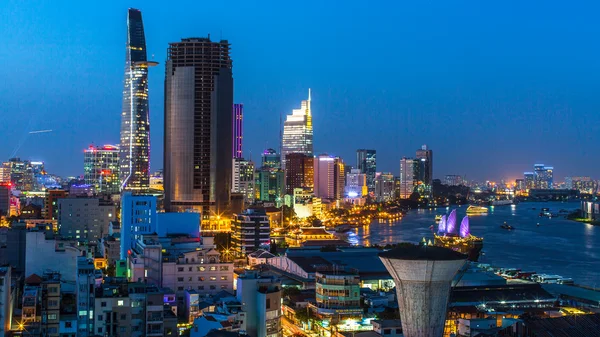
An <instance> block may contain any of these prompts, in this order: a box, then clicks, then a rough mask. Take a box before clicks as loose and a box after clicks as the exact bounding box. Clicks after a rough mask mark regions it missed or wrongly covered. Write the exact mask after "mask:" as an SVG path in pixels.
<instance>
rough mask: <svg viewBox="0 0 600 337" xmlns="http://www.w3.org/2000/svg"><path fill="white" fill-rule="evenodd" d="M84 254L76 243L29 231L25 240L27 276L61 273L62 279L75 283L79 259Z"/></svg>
mask: <svg viewBox="0 0 600 337" xmlns="http://www.w3.org/2000/svg"><path fill="white" fill-rule="evenodd" d="M81 254H82V252H81V251H80V250H79V249H78V247H77V243H76V242H74V241H66V240H55V239H51V238H46V234H45V233H44V232H41V231H33V230H32V231H29V232H27V233H26V238H25V275H31V274H38V275H42V274H43V273H44V272H45V271H47V270H53V271H60V273H61V275H62V279H63V280H65V281H67V282H75V280H76V279H77V258H78V257H79V256H81Z"/></svg>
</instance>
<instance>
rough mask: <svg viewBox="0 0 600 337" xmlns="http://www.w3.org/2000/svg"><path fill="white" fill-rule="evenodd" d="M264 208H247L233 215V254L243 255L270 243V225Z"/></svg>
mask: <svg viewBox="0 0 600 337" xmlns="http://www.w3.org/2000/svg"><path fill="white" fill-rule="evenodd" d="M270 224H271V223H270V221H269V217H268V216H267V213H266V212H265V210H264V209H259V208H256V209H253V208H250V209H247V210H246V211H244V212H243V213H241V214H236V215H234V219H233V222H232V224H231V227H232V228H231V245H232V249H233V252H234V255H235V256H237V257H245V256H246V255H247V254H249V253H252V252H254V251H256V250H258V249H259V248H261V247H263V246H266V245H269V244H270V243H271V234H270V233H271V225H270Z"/></svg>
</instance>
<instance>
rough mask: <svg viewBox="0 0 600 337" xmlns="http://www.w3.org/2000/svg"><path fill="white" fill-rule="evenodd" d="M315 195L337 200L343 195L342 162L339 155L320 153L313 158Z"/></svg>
mask: <svg viewBox="0 0 600 337" xmlns="http://www.w3.org/2000/svg"><path fill="white" fill-rule="evenodd" d="M314 164H315V169H314V191H315V196H316V197H319V198H322V199H331V200H339V199H341V198H343V197H344V185H345V175H344V168H345V167H344V162H343V160H342V159H341V158H340V157H334V156H330V155H328V154H321V155H319V156H317V157H316V158H315V159H314Z"/></svg>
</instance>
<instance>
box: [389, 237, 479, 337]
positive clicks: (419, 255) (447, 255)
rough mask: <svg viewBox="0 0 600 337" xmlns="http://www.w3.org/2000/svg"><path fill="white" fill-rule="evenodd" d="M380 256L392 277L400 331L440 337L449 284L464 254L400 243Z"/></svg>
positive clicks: (409, 335)
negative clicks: (398, 312)
mask: <svg viewBox="0 0 600 337" xmlns="http://www.w3.org/2000/svg"><path fill="white" fill-rule="evenodd" d="M379 258H380V259H381V261H382V262H383V265H384V266H385V268H386V269H387V270H388V271H389V273H390V275H392V277H393V278H394V282H395V283H396V285H397V286H396V294H397V298H398V299H399V301H398V305H399V307H400V316H401V317H400V320H401V321H402V333H403V334H404V336H406V337H442V336H443V335H444V326H445V322H446V309H447V307H448V299H449V297H450V283H451V282H452V280H453V279H454V277H455V276H456V274H457V272H458V271H459V270H460V269H461V268H462V267H463V266H464V264H465V262H466V260H467V256H466V255H464V254H461V253H459V252H456V251H453V250H451V249H448V248H442V247H436V246H427V245H422V246H403V247H400V248H396V249H393V250H389V251H386V252H383V253H379Z"/></svg>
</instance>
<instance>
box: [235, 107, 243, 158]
mask: <svg viewBox="0 0 600 337" xmlns="http://www.w3.org/2000/svg"><path fill="white" fill-rule="evenodd" d="M243 122H244V105H243V104H234V105H233V158H242V156H243V153H242V140H243V136H244V123H243Z"/></svg>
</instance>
